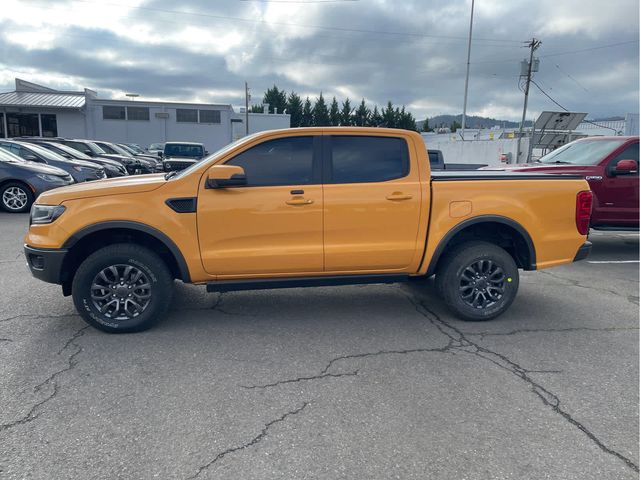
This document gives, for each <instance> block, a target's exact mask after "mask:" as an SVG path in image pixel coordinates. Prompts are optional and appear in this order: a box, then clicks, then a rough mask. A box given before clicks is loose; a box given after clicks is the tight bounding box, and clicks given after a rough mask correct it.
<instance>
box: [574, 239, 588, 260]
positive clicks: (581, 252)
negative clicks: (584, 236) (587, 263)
mask: <svg viewBox="0 0 640 480" xmlns="http://www.w3.org/2000/svg"><path fill="white" fill-rule="evenodd" d="M591 245H592V244H591V242H589V241H588V240H587V241H586V242H584V243H583V244H582V246H581V247H580V248H579V249H578V252H577V253H576V256H575V257H573V261H574V262H577V261H579V260H584V259H585V258H587V257H588V256H589V254H590V253H591Z"/></svg>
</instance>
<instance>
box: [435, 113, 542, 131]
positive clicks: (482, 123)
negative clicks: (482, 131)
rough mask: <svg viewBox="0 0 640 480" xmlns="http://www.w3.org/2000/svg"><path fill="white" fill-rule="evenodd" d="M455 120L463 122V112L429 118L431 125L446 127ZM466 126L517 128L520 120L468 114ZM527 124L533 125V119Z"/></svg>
mask: <svg viewBox="0 0 640 480" xmlns="http://www.w3.org/2000/svg"><path fill="white" fill-rule="evenodd" d="M454 120H455V121H456V122H458V123H460V124H461V123H462V114H460V115H436V116H435V117H431V118H429V127H431V128H434V127H439V126H440V125H444V126H445V127H448V126H450V125H451V124H452V123H453V122H454ZM465 123H466V127H467V128H491V127H494V126H496V125H497V126H499V127H503V128H517V127H519V126H520V122H511V121H509V120H498V119H495V118H489V117H479V116H476V115H467V118H466V122H465ZM525 126H527V127H529V126H531V121H527V122H525Z"/></svg>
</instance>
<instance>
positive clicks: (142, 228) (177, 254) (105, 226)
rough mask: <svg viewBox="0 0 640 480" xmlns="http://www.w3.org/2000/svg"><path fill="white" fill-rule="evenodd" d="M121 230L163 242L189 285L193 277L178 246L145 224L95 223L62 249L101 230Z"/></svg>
mask: <svg viewBox="0 0 640 480" xmlns="http://www.w3.org/2000/svg"><path fill="white" fill-rule="evenodd" d="M114 228H117V229H121V230H136V231H138V232H142V233H146V234H147V235H150V236H152V237H154V238H155V239H156V240H158V241H159V242H161V243H162V244H163V245H164V246H165V247H167V249H168V250H169V251H170V252H171V254H172V255H173V257H174V258H175V259H176V263H177V264H178V270H179V272H180V279H181V280H182V281H183V282H185V283H189V282H190V281H191V276H190V275H189V267H188V266H187V262H186V261H185V259H184V256H183V255H182V252H181V251H180V249H179V248H178V246H177V245H176V244H175V243H174V242H173V240H171V239H170V238H169V237H168V236H167V235H165V234H164V233H162V232H161V231H160V230H158V229H157V228H154V227H150V226H149V225H146V224H144V223H140V222H132V221H129V220H113V221H107V222H100V223H94V224H92V225H89V226H86V227H84V228H82V229H80V230H78V231H77V232H75V233H74V234H73V235H71V236H70V237H69V238H68V239H67V241H66V242H64V245H63V246H62V248H67V249H70V248H71V247H73V246H74V245H75V244H76V243H78V242H79V241H80V240H82V239H83V238H84V237H86V236H87V235H90V234H92V233H95V232H99V231H101V230H110V229H114Z"/></svg>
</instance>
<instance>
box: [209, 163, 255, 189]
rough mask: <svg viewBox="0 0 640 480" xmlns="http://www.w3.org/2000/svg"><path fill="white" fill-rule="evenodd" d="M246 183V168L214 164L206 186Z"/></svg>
mask: <svg viewBox="0 0 640 480" xmlns="http://www.w3.org/2000/svg"><path fill="white" fill-rule="evenodd" d="M246 184H247V177H246V175H245V174H244V169H243V168H242V167H238V166H236V165H214V166H213V167H211V168H210V169H209V171H208V172H207V184H206V188H225V187H240V186H242V185H246Z"/></svg>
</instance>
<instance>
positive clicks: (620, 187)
mask: <svg viewBox="0 0 640 480" xmlns="http://www.w3.org/2000/svg"><path fill="white" fill-rule="evenodd" d="M620 160H635V161H636V163H638V142H636V143H633V144H631V145H628V146H627V147H626V148H625V149H624V150H622V152H620V153H618V154H617V155H616V156H615V157H613V158H612V159H611V160H609V161H608V162H607V166H606V167H605V171H604V175H603V177H602V187H601V188H600V189H599V190H598V192H596V194H597V196H598V205H597V206H596V207H595V211H594V217H595V219H597V218H600V217H601V218H602V223H607V224H609V223H610V224H613V225H616V224H636V225H637V224H638V213H639V211H638V201H639V198H638V188H639V186H640V184H639V182H638V179H639V177H638V172H637V171H636V173H633V174H627V175H615V174H613V173H612V170H613V168H614V167H615V165H616V164H617V163H618V162H619V161H620Z"/></svg>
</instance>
